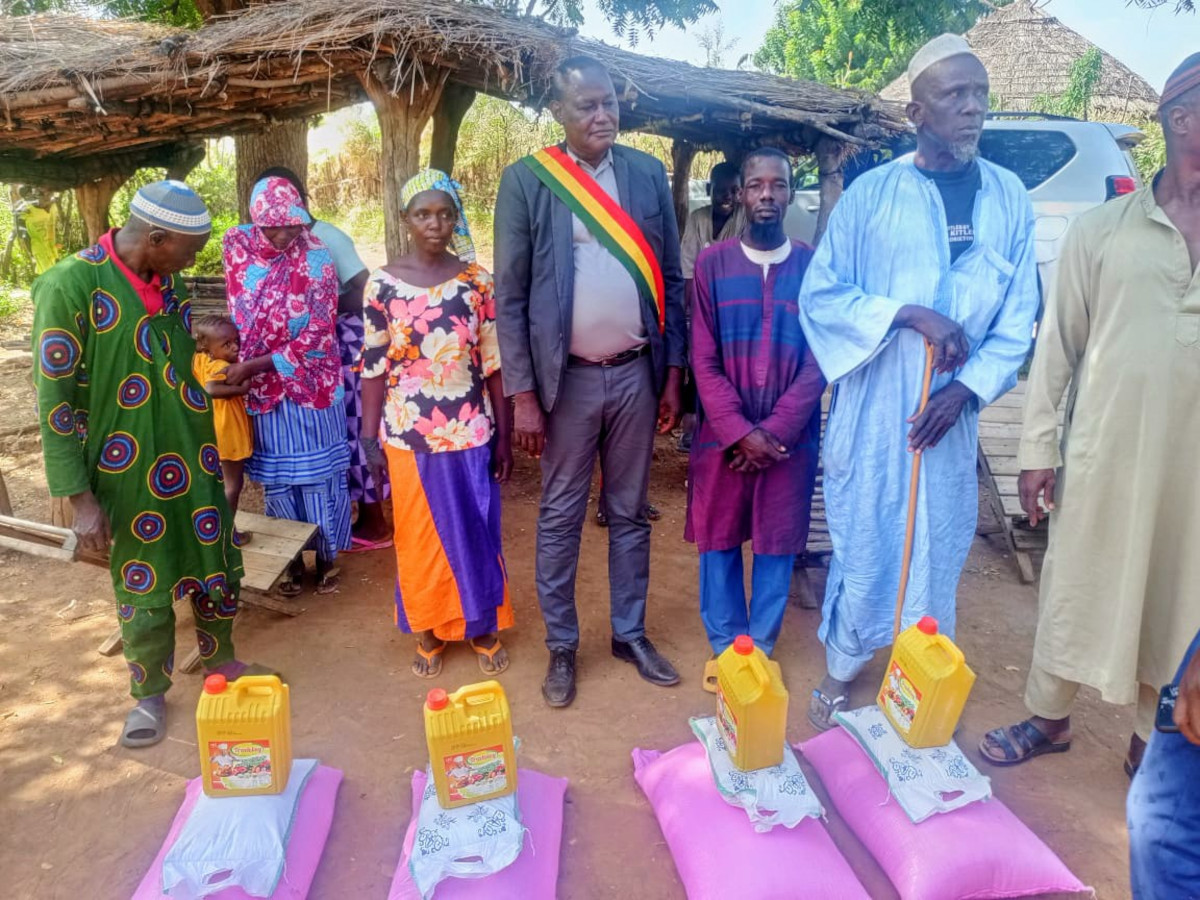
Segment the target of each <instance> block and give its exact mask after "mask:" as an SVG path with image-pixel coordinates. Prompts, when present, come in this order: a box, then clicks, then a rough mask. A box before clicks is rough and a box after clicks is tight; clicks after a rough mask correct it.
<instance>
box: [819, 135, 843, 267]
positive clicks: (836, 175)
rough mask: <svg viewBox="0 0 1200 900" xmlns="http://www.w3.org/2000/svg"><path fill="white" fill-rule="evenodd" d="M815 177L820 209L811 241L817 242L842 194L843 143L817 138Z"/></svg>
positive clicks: (823, 232) (831, 139)
mask: <svg viewBox="0 0 1200 900" xmlns="http://www.w3.org/2000/svg"><path fill="white" fill-rule="evenodd" d="M816 151H817V173H818V175H817V178H818V183H819V185H820V187H819V196H820V202H821V209H820V211H819V212H818V213H817V228H816V232H815V233H814V234H813V243H814V244H817V243H819V242H820V240H821V236H822V235H823V234H825V227H826V226H827V225H828V224H829V214H830V213H832V212H833V208H834V207H835V206H836V205H837V202H838V199H839V198H840V197H841V196H842V160H843V158H844V153H845V145H844V144H842V143H840V142H839V141H835V140H834V139H833V138H829V137H822V138H819V139H818V140H817V147H816Z"/></svg>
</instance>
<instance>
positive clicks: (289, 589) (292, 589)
mask: <svg viewBox="0 0 1200 900" xmlns="http://www.w3.org/2000/svg"><path fill="white" fill-rule="evenodd" d="M303 591H304V588H302V587H301V586H300V582H299V581H298V580H296V579H295V578H293V577H292V576H291V575H288V576H287V577H286V578H284V579H283V581H281V582H279V593H280V595H282V596H284V597H287V598H289V599H291V598H292V597H299V596H300V594H301V593H303Z"/></svg>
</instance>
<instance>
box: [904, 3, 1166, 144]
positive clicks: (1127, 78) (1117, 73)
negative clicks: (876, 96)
mask: <svg viewBox="0 0 1200 900" xmlns="http://www.w3.org/2000/svg"><path fill="white" fill-rule="evenodd" d="M964 36H965V37H966V39H967V42H968V43H970V45H971V49H972V50H974V51H975V52H976V53H977V54H978V55H979V58H980V59H981V60H983V64H984V65H985V66H987V70H988V76H989V78H990V80H991V85H992V97H993V98H994V102H995V103H996V104H997V105H998V107H999V108H1001V109H1004V110H1011V111H1014V112H1030V111H1034V110H1035V109H1036V107H1037V104H1038V101H1039V100H1040V99H1041V98H1044V97H1055V96H1058V95H1060V94H1062V93H1064V92H1065V91H1066V89H1067V86H1068V84H1069V83H1070V80H1071V67H1072V66H1073V65H1074V64H1075V61H1076V60H1078V59H1080V58H1081V57H1082V56H1083V55H1084V54H1085V53H1087V52H1088V50H1090V49H1092V48H1093V46H1094V45H1093V44H1092V43H1090V42H1089V41H1088V40H1087V38H1085V37H1083V35H1081V34H1079V33H1078V32H1076V31H1072V30H1071V29H1070V28H1068V27H1067V26H1066V25H1064V24H1063V23H1062V22H1060V21H1059V20H1058V19H1056V18H1055V17H1054V16H1052V15H1050V14H1049V13H1048V12H1046V10H1045V8H1044V3H1038V2H1036V0H1013V2H1012V3H1010V4H1009V5H1007V6H1003V7H1000V8H998V9H995V10H993V11H991V12H989V13H987V14H986V15H984V16H983V17H982V18H980V19H979V21H978V22H976V23H975V25H974V27H972V28H971V30H970V31H968V32H967V33H966V35H964ZM1097 49H1099V48H1097ZM1100 58H1101V65H1100V80H1099V84H1098V85H1097V86H1096V89H1095V91H1094V92H1093V94H1092V98H1091V104H1090V106H1091V108H1090V109H1089V111H1088V112H1089V117H1090V118H1093V119H1113V120H1116V121H1128V120H1129V119H1131V118H1141V117H1143V116H1147V115H1151V114H1153V112H1154V110H1155V109H1156V108H1157V106H1158V94H1157V93H1156V92H1155V90H1154V88H1153V87H1151V86H1150V84H1149V83H1147V81H1146V80H1145V79H1144V78H1142V77H1141V76H1140V75H1138V74H1137V73H1136V72H1134V71H1133V70H1132V69H1130V68H1129V67H1128V66H1126V65H1125V64H1124V63H1123V62H1121V61H1120V60H1119V59H1117V58H1116V57H1115V56H1113V55H1111V54H1109V53H1106V52H1105V51H1104V50H1100ZM881 96H883V97H884V98H885V99H889V100H896V101H900V102H904V101H906V100H908V80H907V78H905V77H904V76H901V77H900V78H897V79H896V80H895V81H893V82H892V83H891V84H889V85H888V86H887V87H885V88H884V89H883V91H882V92H881Z"/></svg>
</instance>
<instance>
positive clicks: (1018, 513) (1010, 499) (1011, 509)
mask: <svg viewBox="0 0 1200 900" xmlns="http://www.w3.org/2000/svg"><path fill="white" fill-rule="evenodd" d="M1000 502H1001V504H1002V505H1003V506H1004V514H1005V515H1006V516H1008V517H1009V518H1010V519H1023V518H1024V517H1025V510H1023V509H1021V501H1020V500H1019V499H1018V498H1017V496H1016V495H1015V494H1001V495H1000Z"/></svg>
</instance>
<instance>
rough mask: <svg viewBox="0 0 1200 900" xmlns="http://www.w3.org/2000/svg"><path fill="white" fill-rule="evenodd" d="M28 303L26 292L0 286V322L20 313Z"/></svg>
mask: <svg viewBox="0 0 1200 900" xmlns="http://www.w3.org/2000/svg"><path fill="white" fill-rule="evenodd" d="M28 303H29V291H28V290H26V289H24V288H14V287H11V286H10V285H7V284H0V322H3V321H4V320H5V319H7V318H9V317H11V316H15V315H16V314H17V313H19V312H22V311H23V310H24V309H25V306H26V305H27V304H28Z"/></svg>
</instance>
